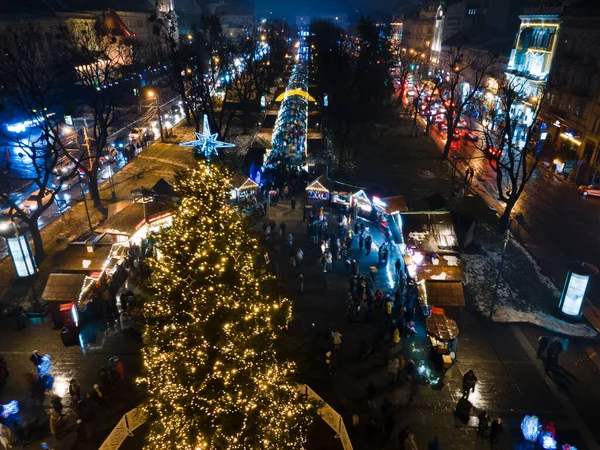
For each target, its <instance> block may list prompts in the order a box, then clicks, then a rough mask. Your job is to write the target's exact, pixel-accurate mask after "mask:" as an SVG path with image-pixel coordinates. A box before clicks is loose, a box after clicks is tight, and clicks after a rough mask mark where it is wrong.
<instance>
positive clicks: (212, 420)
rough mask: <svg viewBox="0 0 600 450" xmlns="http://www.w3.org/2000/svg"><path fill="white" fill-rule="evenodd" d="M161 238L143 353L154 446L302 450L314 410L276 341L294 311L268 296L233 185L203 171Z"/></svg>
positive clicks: (185, 181)
mask: <svg viewBox="0 0 600 450" xmlns="http://www.w3.org/2000/svg"><path fill="white" fill-rule="evenodd" d="M176 185H177V190H178V191H179V192H180V193H181V195H182V202H181V205H180V207H179V208H178V211H177V213H176V214H175V216H174V219H173V224H172V226H171V227H170V228H168V229H166V230H165V231H163V232H162V233H161V234H160V236H158V238H157V239H158V241H157V248H158V251H159V254H160V257H159V258H158V259H157V260H156V261H154V262H153V263H152V266H153V270H154V273H153V285H154V290H155V292H154V296H153V300H151V301H149V302H148V303H147V304H146V306H145V315H146V320H147V323H148V327H147V331H146V333H145V339H146V347H145V349H144V351H143V358H144V370H145V376H144V378H142V379H141V380H140V382H141V383H142V384H144V385H145V386H146V388H147V389H148V393H149V401H148V409H149V412H150V414H151V416H152V419H151V420H152V424H151V429H150V432H149V436H148V438H147V442H146V448H147V449H161V450H164V449H190V450H198V449H300V448H302V446H303V443H304V442H305V437H306V429H307V427H308V425H309V423H310V420H311V413H310V407H309V406H308V405H307V404H306V401H305V400H304V399H303V398H301V396H300V395H299V391H298V389H297V387H296V385H295V383H294V382H293V379H292V378H293V375H294V365H293V364H292V363H290V362H281V361H280V360H279V358H278V355H277V352H276V349H275V342H276V339H277V337H278V334H279V333H280V332H281V331H283V329H284V328H285V327H286V326H287V323H288V320H289V318H290V315H291V305H290V303H289V301H287V300H280V299H279V298H273V296H271V297H270V296H269V295H267V294H266V293H265V291H266V290H268V289H267V288H266V286H268V285H269V283H270V280H269V278H268V277H267V276H265V275H262V274H260V271H259V270H258V267H257V263H256V257H257V255H258V245H257V242H256V241H255V240H254V239H253V238H252V237H251V236H250V235H249V234H248V232H247V230H246V227H245V225H244V221H243V219H242V218H241V217H240V216H239V215H238V213H237V211H236V210H235V209H234V208H232V207H231V206H230V205H228V204H227V193H228V190H229V189H228V178H227V174H224V173H223V171H222V170H220V169H218V168H217V167H215V166H214V165H208V164H207V165H200V166H199V168H198V169H196V170H191V171H188V172H185V173H184V174H183V175H180V176H179V177H178V179H177V182H176Z"/></svg>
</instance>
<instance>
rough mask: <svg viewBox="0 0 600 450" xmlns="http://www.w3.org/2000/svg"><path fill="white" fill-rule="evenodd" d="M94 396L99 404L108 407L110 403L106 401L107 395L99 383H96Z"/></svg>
mask: <svg viewBox="0 0 600 450" xmlns="http://www.w3.org/2000/svg"><path fill="white" fill-rule="evenodd" d="M92 398H93V399H94V402H95V403H96V404H97V405H98V406H101V407H102V408H105V409H108V403H106V396H105V395H104V392H102V389H100V386H98V385H97V384H95V385H94V391H93V392H92Z"/></svg>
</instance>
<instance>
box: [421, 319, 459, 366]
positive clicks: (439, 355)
mask: <svg viewBox="0 0 600 450" xmlns="http://www.w3.org/2000/svg"><path fill="white" fill-rule="evenodd" d="M425 327H426V329H427V335H428V336H429V342H430V344H431V350H432V352H433V355H432V356H433V359H434V360H435V359H437V360H438V361H440V362H441V366H442V367H443V369H449V368H450V367H451V366H452V364H453V363H454V359H456V347H457V345H458V340H457V338H458V326H457V325H456V322H455V321H454V320H452V319H450V318H449V317H447V316H446V315H444V314H443V310H442V311H439V314H432V315H431V316H430V317H428V318H427V319H425Z"/></svg>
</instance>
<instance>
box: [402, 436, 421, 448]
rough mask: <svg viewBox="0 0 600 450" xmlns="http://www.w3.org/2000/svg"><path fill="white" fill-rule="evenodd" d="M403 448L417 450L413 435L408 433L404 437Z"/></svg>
mask: <svg viewBox="0 0 600 450" xmlns="http://www.w3.org/2000/svg"><path fill="white" fill-rule="evenodd" d="M404 450H419V449H418V447H417V443H416V442H415V435H414V434H412V433H408V436H407V437H406V439H404Z"/></svg>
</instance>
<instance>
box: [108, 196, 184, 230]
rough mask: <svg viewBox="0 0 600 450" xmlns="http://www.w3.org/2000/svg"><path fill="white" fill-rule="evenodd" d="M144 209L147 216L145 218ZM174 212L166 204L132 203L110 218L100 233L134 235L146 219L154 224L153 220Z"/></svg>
mask: <svg viewBox="0 0 600 450" xmlns="http://www.w3.org/2000/svg"><path fill="white" fill-rule="evenodd" d="M144 207H145V208H146V215H145V216H144ZM172 211H173V208H172V207H171V205H169V204H168V202H167V203H165V202H148V203H145V204H144V203H131V204H130V205H129V206H127V207H126V208H123V209H122V210H121V211H119V213H118V214H116V215H114V216H113V217H110V218H109V219H108V220H107V221H106V222H104V224H103V225H102V228H100V229H99V231H106V232H110V233H114V234H125V235H127V236H131V235H133V233H135V232H136V231H137V230H138V229H139V228H140V227H141V226H142V225H144V223H145V221H144V217H147V218H148V221H149V222H152V218H155V217H158V216H162V215H163V214H166V213H170V212H172Z"/></svg>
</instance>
